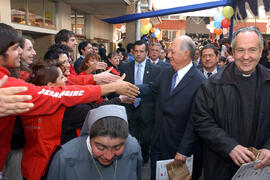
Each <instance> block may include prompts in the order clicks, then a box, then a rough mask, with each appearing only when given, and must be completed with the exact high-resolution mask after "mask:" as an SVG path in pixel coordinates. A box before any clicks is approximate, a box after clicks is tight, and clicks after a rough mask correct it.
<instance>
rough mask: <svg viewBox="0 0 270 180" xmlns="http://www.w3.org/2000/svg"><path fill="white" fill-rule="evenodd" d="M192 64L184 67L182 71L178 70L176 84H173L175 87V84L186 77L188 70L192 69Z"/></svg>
mask: <svg viewBox="0 0 270 180" xmlns="http://www.w3.org/2000/svg"><path fill="white" fill-rule="evenodd" d="M192 65H193V64H192V62H190V63H189V64H188V65H186V66H185V67H183V68H182V69H179V70H178V71H177V74H178V76H177V78H176V82H175V86H174V87H176V86H177V84H178V83H179V82H180V81H181V80H182V79H183V77H184V76H185V75H186V73H187V72H188V71H189V70H190V68H191V67H192Z"/></svg>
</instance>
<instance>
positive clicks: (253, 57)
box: [233, 31, 263, 74]
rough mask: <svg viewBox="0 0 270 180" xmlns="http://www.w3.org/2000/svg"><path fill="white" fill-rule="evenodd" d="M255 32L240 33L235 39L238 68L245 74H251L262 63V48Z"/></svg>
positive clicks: (235, 56)
mask: <svg viewBox="0 0 270 180" xmlns="http://www.w3.org/2000/svg"><path fill="white" fill-rule="evenodd" d="M259 44H260V43H259V37H258V35H257V34H256V33H255V32H251V31H246V32H240V33H239V34H238V35H237V37H236V39H235V47H234V49H233V55H234V60H235V64H236V67H237V68H238V70H239V71H240V72H242V73H243V74H251V73H252V72H253V71H254V69H255V68H256V66H257V64H258V63H259V61H260V58H261V54H262V50H263V49H262V48H261V49H260V48H259Z"/></svg>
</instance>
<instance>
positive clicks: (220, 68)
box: [197, 66, 223, 76]
mask: <svg viewBox="0 0 270 180" xmlns="http://www.w3.org/2000/svg"><path fill="white" fill-rule="evenodd" d="M197 68H198V66H197ZM198 69H199V70H200V71H201V72H202V73H203V67H200V68H198ZM222 69H223V67H218V66H217V73H218V72H219V71H221V70H222ZM212 75H213V74H212ZM212 75H211V76H212Z"/></svg>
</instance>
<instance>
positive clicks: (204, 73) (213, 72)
mask: <svg viewBox="0 0 270 180" xmlns="http://www.w3.org/2000/svg"><path fill="white" fill-rule="evenodd" d="M207 73H212V74H211V75H213V74H215V73H217V68H215V69H214V71H212V72H208V71H206V70H205V69H204V68H203V75H204V76H205V77H206V78H208V75H207Z"/></svg>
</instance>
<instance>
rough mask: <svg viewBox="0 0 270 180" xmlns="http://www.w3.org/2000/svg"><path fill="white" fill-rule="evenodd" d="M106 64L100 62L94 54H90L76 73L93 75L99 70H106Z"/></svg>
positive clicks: (98, 57)
mask: <svg viewBox="0 0 270 180" xmlns="http://www.w3.org/2000/svg"><path fill="white" fill-rule="evenodd" d="M106 68H107V64H106V63H104V62H101V58H100V56H99V55H98V54H96V53H90V54H87V55H86V56H85V58H84V59H83V61H82V63H81V65H80V67H79V69H78V73H79V75H87V74H95V73H96V72H97V71H99V70H106Z"/></svg>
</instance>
